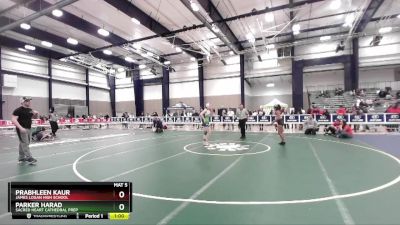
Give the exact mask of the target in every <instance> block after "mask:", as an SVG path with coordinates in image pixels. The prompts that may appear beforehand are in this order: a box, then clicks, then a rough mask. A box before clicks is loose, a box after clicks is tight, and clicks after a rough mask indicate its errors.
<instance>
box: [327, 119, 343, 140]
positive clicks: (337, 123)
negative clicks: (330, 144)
mask: <svg viewBox="0 0 400 225" xmlns="http://www.w3.org/2000/svg"><path fill="white" fill-rule="evenodd" d="M339 127H340V120H339V119H338V120H335V122H333V124H332V125H331V126H329V127H327V128H325V129H324V132H325V133H324V135H333V136H335V135H336V132H337V130H338V129H339Z"/></svg>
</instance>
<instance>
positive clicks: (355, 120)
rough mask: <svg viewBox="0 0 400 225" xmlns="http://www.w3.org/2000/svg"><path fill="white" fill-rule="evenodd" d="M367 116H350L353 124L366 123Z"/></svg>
mask: <svg viewBox="0 0 400 225" xmlns="http://www.w3.org/2000/svg"><path fill="white" fill-rule="evenodd" d="M365 121H366V116H365V115H350V122H351V123H365Z"/></svg>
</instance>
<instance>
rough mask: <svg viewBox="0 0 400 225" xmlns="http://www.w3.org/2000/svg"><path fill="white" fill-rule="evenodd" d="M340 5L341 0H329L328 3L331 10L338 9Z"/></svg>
mask: <svg viewBox="0 0 400 225" xmlns="http://www.w3.org/2000/svg"><path fill="white" fill-rule="evenodd" d="M341 5H342V1H341V0H333V1H332V2H331V4H330V8H331V9H332V10H336V9H339V8H340V6H341Z"/></svg>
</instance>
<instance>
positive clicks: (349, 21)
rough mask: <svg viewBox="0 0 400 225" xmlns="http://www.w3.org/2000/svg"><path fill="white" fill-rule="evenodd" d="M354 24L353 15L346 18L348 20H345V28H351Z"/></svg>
mask: <svg viewBox="0 0 400 225" xmlns="http://www.w3.org/2000/svg"><path fill="white" fill-rule="evenodd" d="M353 22H354V15H353V14H349V15H347V16H346V18H345V19H344V24H343V26H344V27H351V25H352V24H353Z"/></svg>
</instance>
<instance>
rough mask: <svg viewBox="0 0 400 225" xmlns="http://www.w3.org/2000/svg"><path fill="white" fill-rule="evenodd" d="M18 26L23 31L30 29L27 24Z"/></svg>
mask: <svg viewBox="0 0 400 225" xmlns="http://www.w3.org/2000/svg"><path fill="white" fill-rule="evenodd" d="M19 26H20V27H21V28H22V29H24V30H29V29H31V25H29V24H27V23H21V24H20V25H19Z"/></svg>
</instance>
